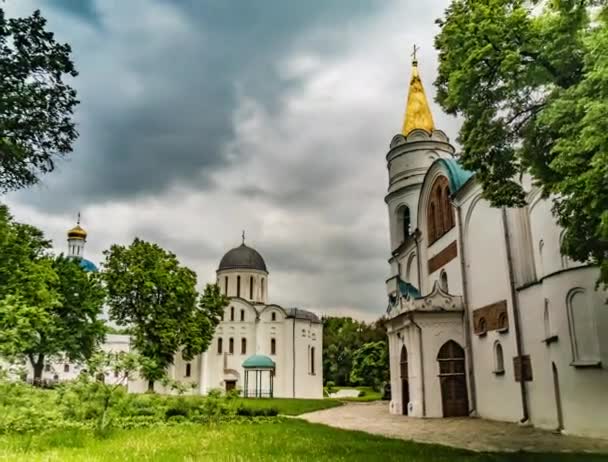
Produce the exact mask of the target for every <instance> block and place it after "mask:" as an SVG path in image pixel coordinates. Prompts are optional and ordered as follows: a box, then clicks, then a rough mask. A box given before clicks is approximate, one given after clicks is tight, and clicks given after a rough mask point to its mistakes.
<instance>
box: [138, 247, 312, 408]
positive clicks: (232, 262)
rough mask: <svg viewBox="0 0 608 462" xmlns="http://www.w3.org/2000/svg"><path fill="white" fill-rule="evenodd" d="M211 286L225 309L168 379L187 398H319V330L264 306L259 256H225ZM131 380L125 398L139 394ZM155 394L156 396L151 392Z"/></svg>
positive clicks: (292, 313)
mask: <svg viewBox="0 0 608 462" xmlns="http://www.w3.org/2000/svg"><path fill="white" fill-rule="evenodd" d="M217 284H218V286H219V287H220V289H221V290H222V291H223V293H224V294H225V295H226V296H227V297H228V299H229V301H230V303H229V305H228V306H227V307H226V309H225V311H224V316H223V320H222V321H221V322H220V324H219V325H218V327H217V328H216V330H215V334H214V337H213V341H212V343H211V345H210V346H209V349H208V350H207V351H206V352H204V353H203V354H201V355H199V356H197V357H196V358H194V360H192V361H185V360H184V359H183V358H182V356H181V355H180V354H177V355H176V356H175V361H174V364H173V365H172V366H171V367H170V368H169V371H168V374H169V376H170V377H171V378H172V379H174V380H176V381H179V382H181V383H183V384H191V385H192V386H193V387H194V388H193V392H194V393H195V394H201V395H205V394H207V393H208V392H209V391H210V390H213V389H220V390H223V391H230V390H233V389H237V390H239V391H240V392H241V394H242V395H244V396H249V397H269V396H274V397H277V398H314V399H320V398H323V364H322V351H323V325H322V323H321V320H320V319H319V318H318V317H317V316H316V315H315V314H314V313H312V312H310V311H307V310H303V309H300V308H283V307H281V306H279V305H276V304H272V303H268V292H269V290H268V289H269V272H268V269H267V267H266V263H265V261H264V259H263V258H262V256H261V255H260V254H259V253H258V252H257V251H256V250H255V249H253V248H251V247H249V246H247V245H245V242H244V240H243V243H242V244H241V245H240V246H238V247H236V248H234V249H231V250H230V251H228V252H227V253H226V254H225V255H224V257H223V258H222V260H221V261H220V264H219V267H218V270H217ZM146 389H147V382H145V381H144V380H141V379H139V380H133V381H131V382H130V383H129V391H131V392H144V391H146ZM155 390H157V391H161V392H163V391H165V392H169V390H164V389H163V387H162V385H161V384H159V383H157V384H155Z"/></svg>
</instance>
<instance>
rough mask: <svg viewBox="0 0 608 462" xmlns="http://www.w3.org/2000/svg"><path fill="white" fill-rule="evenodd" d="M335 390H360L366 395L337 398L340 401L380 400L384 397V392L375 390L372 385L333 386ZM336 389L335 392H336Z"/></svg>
mask: <svg viewBox="0 0 608 462" xmlns="http://www.w3.org/2000/svg"><path fill="white" fill-rule="evenodd" d="M333 389H334V390H335V391H338V390H357V391H359V392H364V396H357V397H353V398H335V399H339V400H340V401H358V402H368V401H378V400H381V399H382V393H381V392H379V391H376V390H374V389H373V388H372V387H333ZM326 391H327V390H326ZM335 391H334V393H335Z"/></svg>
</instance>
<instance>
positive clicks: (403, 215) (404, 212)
mask: <svg viewBox="0 0 608 462" xmlns="http://www.w3.org/2000/svg"><path fill="white" fill-rule="evenodd" d="M397 217H398V218H399V222H400V223H401V232H402V233H403V240H406V239H407V237H408V236H409V235H410V234H411V233H412V217H411V214H410V208H409V207H408V206H407V205H402V206H401V208H399V212H398V213H397Z"/></svg>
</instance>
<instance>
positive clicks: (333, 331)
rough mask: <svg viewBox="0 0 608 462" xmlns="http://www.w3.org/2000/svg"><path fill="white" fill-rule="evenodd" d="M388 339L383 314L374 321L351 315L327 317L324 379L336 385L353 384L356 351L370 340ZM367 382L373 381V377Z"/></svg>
mask: <svg viewBox="0 0 608 462" xmlns="http://www.w3.org/2000/svg"><path fill="white" fill-rule="evenodd" d="M385 339H386V328H385V326H384V320H383V319H382V318H381V319H379V320H378V321H376V322H374V323H365V322H362V321H357V320H355V319H353V318H350V317H325V318H323V379H324V380H325V381H326V382H333V383H334V384H335V385H340V386H342V385H350V384H351V383H352V381H351V371H352V368H353V356H354V354H355V352H356V351H357V350H358V349H359V348H360V347H361V346H362V345H364V344H366V343H368V342H378V341H383V340H385ZM364 384H365V385H373V383H372V382H371V381H370V382H369V383H364Z"/></svg>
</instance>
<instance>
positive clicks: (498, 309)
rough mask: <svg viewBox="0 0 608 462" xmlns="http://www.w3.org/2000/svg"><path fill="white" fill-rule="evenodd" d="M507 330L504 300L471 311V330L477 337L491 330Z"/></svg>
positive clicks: (507, 320) (505, 302)
mask: <svg viewBox="0 0 608 462" xmlns="http://www.w3.org/2000/svg"><path fill="white" fill-rule="evenodd" d="M508 328H509V315H508V312H507V301H506V300H501V301H499V302H496V303H492V304H491V305H486V306H484V307H481V308H478V309H476V310H474V311H473V330H474V332H475V333H476V334H477V335H483V334H485V333H486V332H488V331H491V330H501V331H502V330H507V329H508Z"/></svg>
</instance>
